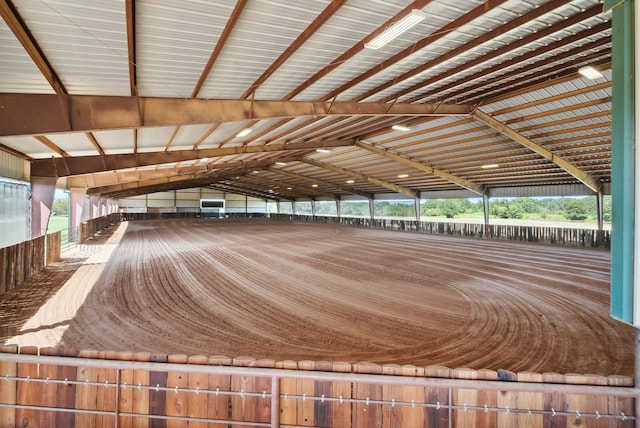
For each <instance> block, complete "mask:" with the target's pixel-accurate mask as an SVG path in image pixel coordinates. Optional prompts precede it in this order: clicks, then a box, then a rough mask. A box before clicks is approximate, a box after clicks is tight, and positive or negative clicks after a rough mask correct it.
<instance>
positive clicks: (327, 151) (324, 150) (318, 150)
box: [316, 149, 331, 153]
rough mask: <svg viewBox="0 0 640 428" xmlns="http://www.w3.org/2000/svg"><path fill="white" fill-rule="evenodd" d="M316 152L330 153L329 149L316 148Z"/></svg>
mask: <svg viewBox="0 0 640 428" xmlns="http://www.w3.org/2000/svg"><path fill="white" fill-rule="evenodd" d="M316 152H318V153H331V149H316Z"/></svg>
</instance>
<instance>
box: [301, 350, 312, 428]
mask: <svg viewBox="0 0 640 428" xmlns="http://www.w3.org/2000/svg"><path fill="white" fill-rule="evenodd" d="M314 369H315V361H306V360H305V361H300V362H298V370H314ZM315 390H316V388H315V381H314V380H308V379H298V384H297V391H296V395H299V396H302V397H303V398H301V399H300V398H298V399H297V409H298V412H297V422H296V423H297V425H300V426H315V425H316V418H315V405H314V402H313V400H307V399H306V397H313V395H314V394H315Z"/></svg>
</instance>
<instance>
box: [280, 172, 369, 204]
mask: <svg viewBox="0 0 640 428" xmlns="http://www.w3.org/2000/svg"><path fill="white" fill-rule="evenodd" d="M269 170H270V171H273V172H275V173H278V174H283V175H286V176H288V177H291V178H295V179H298V180H306V181H310V182H312V183H316V184H319V185H322V186H327V187H333V188H334V189H339V190H341V191H343V192H347V193H351V194H354V195H358V196H362V197H363V198H367V199H372V198H373V195H372V194H371V193H365V192H361V191H359V190H356V189H354V188H352V187H347V186H342V185H340V184H337V183H334V182H331V181H325V180H319V179H317V178H313V177H309V176H306V175H302V174H296V173H295V172H289V171H286V170H284V169H282V168H269Z"/></svg>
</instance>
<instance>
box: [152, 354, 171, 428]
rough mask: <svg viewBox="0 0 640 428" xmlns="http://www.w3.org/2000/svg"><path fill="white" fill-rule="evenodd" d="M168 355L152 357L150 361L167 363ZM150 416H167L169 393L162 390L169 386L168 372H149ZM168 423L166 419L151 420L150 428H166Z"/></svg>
mask: <svg viewBox="0 0 640 428" xmlns="http://www.w3.org/2000/svg"><path fill="white" fill-rule="evenodd" d="M167 359H168V357H167V355H160V354H156V355H151V357H150V358H149V361H151V362H155V363H166V362H167ZM149 386H150V387H151V390H150V391H149V415H161V416H162V415H165V414H166V411H167V391H165V390H164V389H162V388H165V387H166V386H167V372H165V371H149ZM166 426H167V421H166V420H164V419H157V418H149V427H151V428H165V427H166Z"/></svg>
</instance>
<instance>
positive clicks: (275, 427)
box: [271, 376, 280, 428]
mask: <svg viewBox="0 0 640 428" xmlns="http://www.w3.org/2000/svg"><path fill="white" fill-rule="evenodd" d="M271 428H280V378H279V377H278V376H273V377H272V378H271Z"/></svg>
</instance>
